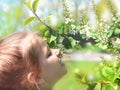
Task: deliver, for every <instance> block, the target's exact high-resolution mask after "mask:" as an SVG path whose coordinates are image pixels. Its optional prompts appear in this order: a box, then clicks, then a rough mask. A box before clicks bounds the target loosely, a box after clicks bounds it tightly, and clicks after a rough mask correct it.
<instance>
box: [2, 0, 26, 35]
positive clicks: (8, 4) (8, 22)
mask: <svg viewBox="0 0 120 90" xmlns="http://www.w3.org/2000/svg"><path fill="white" fill-rule="evenodd" d="M22 2H23V0H21V1H16V0H12V1H11V0H7V1H4V0H2V1H1V4H0V18H1V21H0V37H3V36H6V35H7V34H9V33H13V32H15V31H17V30H19V29H20V27H22V22H23V13H24V12H23V9H22V8H21V7H23V5H22Z"/></svg>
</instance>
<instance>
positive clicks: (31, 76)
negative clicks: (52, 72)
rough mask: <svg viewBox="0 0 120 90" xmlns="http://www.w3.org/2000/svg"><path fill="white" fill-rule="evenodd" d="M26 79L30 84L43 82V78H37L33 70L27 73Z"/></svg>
mask: <svg viewBox="0 0 120 90" xmlns="http://www.w3.org/2000/svg"><path fill="white" fill-rule="evenodd" d="M27 80H28V82H29V83H31V84H43V83H44V79H42V78H38V77H37V76H36V74H35V73H34V72H30V73H28V75H27Z"/></svg>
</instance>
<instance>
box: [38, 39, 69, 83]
mask: <svg viewBox="0 0 120 90" xmlns="http://www.w3.org/2000/svg"><path fill="white" fill-rule="evenodd" d="M41 48H42V51H41V54H42V56H41V59H40V64H41V78H43V79H44V80H45V82H47V83H49V84H51V85H52V84H54V83H55V82H56V81H58V80H59V79H60V78H61V77H62V76H63V75H64V74H65V73H66V72H67V70H66V68H65V65H64V63H62V62H61V60H60V50H58V49H50V48H49V47H48V46H47V44H46V43H45V42H44V41H43V40H42V42H41Z"/></svg>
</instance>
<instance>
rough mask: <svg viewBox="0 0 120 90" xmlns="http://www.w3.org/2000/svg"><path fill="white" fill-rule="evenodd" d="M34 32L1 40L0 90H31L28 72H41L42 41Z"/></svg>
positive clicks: (22, 33)
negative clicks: (27, 77)
mask: <svg viewBox="0 0 120 90" xmlns="http://www.w3.org/2000/svg"><path fill="white" fill-rule="evenodd" d="M39 38H40V37H39V36H38V34H36V33H33V32H17V33H15V34H11V35H9V36H7V37H5V38H3V39H1V40H0V90H30V89H29V88H31V87H33V85H32V84H30V83H28V81H27V79H26V76H27V74H28V72H30V71H34V72H35V74H36V77H39V74H40V72H41V70H40V64H39V58H40V57H41V56H40V49H41V48H40V47H41V41H40V39H39Z"/></svg>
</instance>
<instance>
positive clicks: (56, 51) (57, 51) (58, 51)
mask: <svg viewBox="0 0 120 90" xmlns="http://www.w3.org/2000/svg"><path fill="white" fill-rule="evenodd" d="M55 54H56V55H57V56H58V57H60V56H61V53H60V50H59V49H56V50H55Z"/></svg>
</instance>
